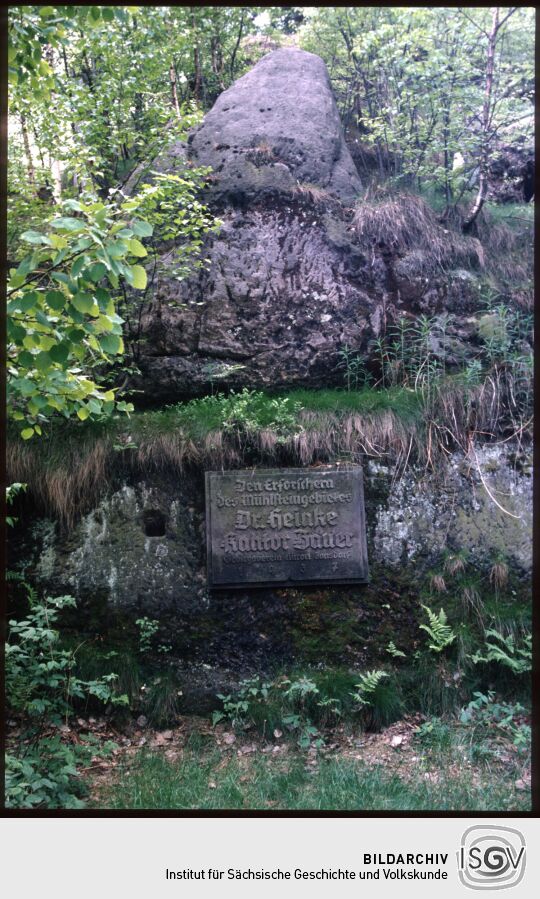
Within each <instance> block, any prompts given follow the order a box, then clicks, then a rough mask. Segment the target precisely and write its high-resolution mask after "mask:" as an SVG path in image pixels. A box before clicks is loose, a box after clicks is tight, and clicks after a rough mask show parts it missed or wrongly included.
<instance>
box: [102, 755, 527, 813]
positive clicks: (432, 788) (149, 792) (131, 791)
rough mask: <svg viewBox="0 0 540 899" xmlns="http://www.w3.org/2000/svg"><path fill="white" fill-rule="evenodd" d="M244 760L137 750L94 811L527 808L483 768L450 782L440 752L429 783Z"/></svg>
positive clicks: (353, 768) (342, 768)
mask: <svg viewBox="0 0 540 899" xmlns="http://www.w3.org/2000/svg"><path fill="white" fill-rule="evenodd" d="M251 759H252V760H251V761H249V763H248V764H247V765H246V764H245V763H244V764H242V762H241V761H240V760H238V759H237V758H236V756H235V755H233V756H231V757H229V758H227V760H226V761H225V757H224V755H223V754H222V753H220V752H217V751H213V750H212V751H210V752H208V751H207V752H204V750H203V749H202V747H201V746H199V747H197V746H193V745H192V746H191V747H190V748H188V749H187V750H186V751H185V752H184V754H183V756H182V758H181V760H180V761H178V762H168V761H167V760H166V759H164V758H163V757H162V756H161V755H158V754H153V753H151V752H144V751H142V752H140V753H139V755H138V756H137V758H136V760H135V761H134V762H133V763H132V764H131V765H129V766H127V767H125V768H123V769H122V771H121V773H120V776H119V777H117V779H116V782H115V784H114V785H113V786H112V787H110V788H109V789H108V790H107V791H106V792H104V793H103V794H102V796H101V799H100V801H99V807H101V808H103V807H106V808H111V809H268V808H272V809H291V810H296V809H298V810H300V809H306V810H317V809H320V810H390V811H409V810H411V811H412V810H426V811H427V810H431V809H434V810H440V811H450V810H460V811H462V810H463V811H482V810H497V811H505V810H522V809H523V810H525V809H527V808H529V807H530V796H529V794H528V793H527V791H523V792H517V791H516V790H515V788H514V785H513V779H512V780H510V779H509V780H506V779H505V778H503V777H501V776H500V774H499V775H497V774H496V773H494V772H493V771H490V770H489V769H487V768H486V770H485V771H484V772H483V775H482V777H481V778H478V777H475V776H474V775H473V774H472V773H471V772H470V771H468V770H467V769H465V768H464V769H463V770H462V771H461V772H460V773H459V775H458V776H457V777H451V776H450V775H448V773H447V772H446V770H445V758H444V756H441V754H440V753H439V755H438V756H437V763H438V765H437V769H436V770H437V772H438V778H439V779H438V782H436V783H434V782H433V781H432V780H429V779H427V778H426V777H425V776H424V774H425V768H423V766H422V765H421V764H418V765H416V766H415V769H414V771H413V773H412V776H411V777H410V778H408V779H405V778H404V777H400V776H399V774H398V773H395V772H391V771H388V770H386V769H385V768H384V767H383V766H379V765H377V766H368V765H366V764H365V763H363V762H357V761H355V760H351V759H344V758H341V759H339V758H329V759H325V758H323V759H320V760H319V763H318V765H317V766H316V767H312V766H308V765H306V761H307V757H306V756H305V755H303V754H301V753H299V752H298V753H294V754H290V755H289V756H288V757H286V758H282V759H279V760H278V759H276V758H270V757H267V756H265V755H262V754H258V755H257V756H256V757H251ZM224 761H225V764H224ZM431 770H433V768H431ZM514 776H515V775H513V777H514Z"/></svg>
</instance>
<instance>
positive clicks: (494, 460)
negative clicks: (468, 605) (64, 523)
mask: <svg viewBox="0 0 540 899" xmlns="http://www.w3.org/2000/svg"><path fill="white" fill-rule="evenodd" d="M515 450H516V448H515V447H514V446H512V445H506V446H505V447H501V446H489V445H486V446H484V447H478V448H477V449H476V450H475V457H473V458H471V459H464V457H463V456H462V455H461V454H455V455H453V456H452V457H451V458H450V460H449V463H448V466H447V469H446V471H445V472H444V476H443V477H441V476H440V474H429V475H426V473H425V472H424V471H422V470H420V469H419V470H415V469H414V468H412V467H411V468H410V469H408V470H407V472H406V473H405V475H403V476H402V477H400V478H399V479H398V480H397V481H394V478H395V471H394V469H393V467H392V465H389V464H388V463H387V462H376V461H374V460H371V461H369V462H368V463H367V465H366V467H365V471H364V480H365V494H366V518H367V523H368V525H367V527H368V553H369V557H370V562H371V563H375V564H379V565H381V566H383V567H384V568H385V569H392V568H394V569H406V568H407V566H414V567H416V566H420V567H419V568H418V572H419V573H420V571H421V568H422V567H424V568H429V566H430V565H432V564H434V563H435V562H436V561H437V559H438V558H439V557H440V555H441V554H442V553H443V552H444V551H445V550H446V549H447V548H452V549H454V550H455V549H467V550H468V551H469V552H470V554H471V557H472V558H473V559H474V561H475V564H476V565H478V566H479V567H482V565H486V564H489V559H490V557H491V555H493V553H495V552H502V553H504V554H505V556H506V557H507V558H508V561H509V563H510V564H512V565H513V566H514V567H515V568H516V569H518V570H520V571H521V572H524V573H527V572H529V571H530V569H531V561H532V560H531V545H532V477H531V471H530V468H527V471H526V472H525V469H524V466H523V464H522V465H521V468H522V469H523V471H522V472H521V473H520V472H519V471H517V470H516V468H515V467H514V464H513V462H512V460H513V458H514V456H515ZM488 491H489V492H488ZM490 494H491V496H490ZM493 497H495V500H497V502H498V505H497V504H496V503H495V502H494V501H493ZM203 504H204V489H203V478H202V474H201V473H199V475H198V476H197V477H196V478H194V477H193V476H185V477H184V478H182V479H181V480H179V479H178V476H177V475H172V474H171V475H168V474H167V473H166V472H163V473H160V474H159V475H158V474H154V475H153V476H150V475H149V476H148V477H147V478H145V480H144V481H140V482H138V483H135V484H132V485H128V484H125V485H124V486H123V487H122V488H121V489H120V490H118V491H117V492H116V493H114V494H113V495H112V496H110V497H108V498H106V499H103V500H102V501H101V502H100V504H99V505H98V506H97V507H96V508H95V509H94V511H92V512H91V513H89V514H88V515H86V516H85V517H84V518H83V519H82V520H81V522H80V523H79V524H78V525H77V527H76V529H75V530H74V531H73V532H71V533H69V535H64V536H62V535H60V534H59V533H57V532H56V530H55V528H54V525H53V524H52V523H51V524H50V525H49V526H47V525H46V524H45V523H44V522H43V521H41V522H38V523H37V524H36V525H35V526H34V545H35V547H36V550H37V556H36V560H37V566H36V567H35V569H34V572H33V573H34V575H35V576H36V578H37V580H38V581H39V582H41V583H43V584H46V585H47V586H48V587H50V588H51V589H54V590H56V591H59V590H65V591H68V592H69V591H71V592H74V593H75V595H78V596H83V597H84V596H92V595H93V594H96V593H98V594H101V595H102V594H106V596H107V602H108V604H109V606H110V608H112V609H115V608H116V609H125V610H129V611H140V612H142V613H143V614H146V615H156V616H159V617H160V618H167V617H169V616H173V618H174V617H178V616H180V617H184V616H185V617H188V616H191V615H195V616H197V615H200V614H201V613H202V612H203V611H204V610H205V609H206V608H207V607H208V605H209V603H210V598H209V596H208V592H207V590H206V568H205V565H206V561H205V560H206V549H205V536H204V534H205V522H204V508H203ZM266 592H267V593H271V592H272V591H266ZM241 593H242V591H240V590H238V591H235V594H234V597H235V598H234V602H236V596H237V595H240V594H241ZM229 595H230V594H229Z"/></svg>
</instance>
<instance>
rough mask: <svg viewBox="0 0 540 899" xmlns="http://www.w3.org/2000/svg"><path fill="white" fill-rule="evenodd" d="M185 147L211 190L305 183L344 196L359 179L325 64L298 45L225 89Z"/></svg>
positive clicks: (232, 192)
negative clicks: (210, 177) (211, 178)
mask: <svg viewBox="0 0 540 899" xmlns="http://www.w3.org/2000/svg"><path fill="white" fill-rule="evenodd" d="M190 154H191V155H193V156H194V157H195V158H196V159H197V162H198V163H200V164H202V165H209V166H211V167H212V169H213V170H214V172H215V174H216V175H218V176H219V178H218V180H217V182H216V187H215V189H214V190H215V193H216V194H218V195H220V196H226V197H227V198H229V199H231V198H233V199H234V198H235V197H237V195H238V194H239V193H241V194H243V195H244V196H245V195H246V194H247V195H258V194H259V193H260V192H261V191H265V190H274V189H275V190H282V189H285V190H289V189H291V188H292V187H294V185H295V184H296V183H297V182H304V183H308V184H314V185H317V186H319V187H322V188H325V189H326V190H327V191H328V192H329V193H331V194H334V195H335V196H337V197H338V198H339V199H340V200H343V201H345V202H349V203H350V202H353V201H354V199H355V198H356V196H357V195H358V192H359V190H360V186H361V185H360V178H359V177H358V173H357V171H356V168H355V166H354V163H353V161H352V159H351V155H350V153H349V150H348V149H347V147H346V145H345V140H344V137H343V131H342V128H341V123H340V120H339V113H338V110H337V106H336V103H335V100H334V97H333V94H332V89H331V86H330V80H329V78H328V72H327V71H326V66H325V64H324V62H323V61H322V59H320V58H319V57H318V56H315V55H314V54H313V53H306V52H305V51H304V50H296V49H283V50H276V51H274V52H273V53H269V54H268V55H267V56H264V57H263V58H262V59H261V60H260V62H258V63H257V65H256V66H254V67H253V69H251V70H250V71H249V72H247V74H246V75H244V76H243V77H242V78H239V79H238V81H236V82H235V83H234V84H233V85H232V87H230V88H229V89H228V90H226V91H224V92H223V93H222V94H221V95H220V96H219V97H218V99H217V101H216V103H215V104H214V107H213V108H212V109H211V111H210V112H209V113H208V114H207V115H206V116H205V119H204V122H203V124H202V125H201V126H200V128H199V129H198V130H197V131H196V132H195V134H194V135H193V136H192V137H191V139H190Z"/></svg>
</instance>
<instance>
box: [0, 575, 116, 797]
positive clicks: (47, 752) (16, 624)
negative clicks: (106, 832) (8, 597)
mask: <svg viewBox="0 0 540 899" xmlns="http://www.w3.org/2000/svg"><path fill="white" fill-rule="evenodd" d="M23 586H24V587H25V592H26V599H27V603H28V606H29V608H28V611H27V612H26V614H25V615H24V616H23V617H21V618H19V619H12V620H10V621H9V630H8V638H7V643H6V647H5V658H6V698H7V707H8V714H10V715H11V716H14V717H16V718H17V719H18V721H19V723H20V728H19V735H18V737H17V740H16V742H15V743H12V742H11V741H10V743H9V751H8V753H7V755H6V804H7V806H8V807H9V808H36V807H37V808H58V807H63V808H79V807H81V805H82V804H83V803H82V801H81V794H82V792H83V791H84V787H83V784H82V782H81V780H80V777H79V773H80V767H81V765H83V764H84V763H86V762H88V761H89V760H90V758H91V757H92V756H95V755H99V754H101V753H105V754H106V753H107V752H109V751H110V750H111V748H112V744H111V743H110V742H109V743H104V744H100V745H98V744H97V743H96V740H95V738H94V737H93V736H92V735H91V734H89V735H86V736H85V735H84V734H83V735H81V736H80V742H78V743H75V744H72V743H67V742H65V741H64V740H63V739H62V735H61V731H60V730H59V729H60V727H61V726H65V725H67V723H68V722H69V719H70V717H71V715H73V714H74V713H75V710H76V707H77V706H78V707H79V708H80V707H81V704H87V703H88V702H91V701H97V702H98V703H100V704H101V705H111V706H112V705H126V704H127V702H128V700H127V697H126V696H125V695H118V694H117V693H116V692H115V690H114V682H115V680H116V677H117V676H116V674H112V673H111V674H105V675H102V676H101V677H99V678H94V679H93V680H83V679H82V678H80V677H79V676H78V674H77V659H76V653H75V652H74V651H71V650H67V649H62V648H61V647H60V645H59V641H60V631H59V629H58V626H57V625H58V618H59V615H60V613H61V612H62V611H63V610H64V609H67V608H73V607H75V606H76V601H75V599H74V598H73V597H72V596H58V597H54V598H51V597H46V598H41V597H39V596H38V595H37V593H36V591H35V590H34V589H33V588H32V587H31V586H30V585H28V584H25V583H24V582H23Z"/></svg>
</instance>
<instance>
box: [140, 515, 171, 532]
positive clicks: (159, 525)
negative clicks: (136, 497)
mask: <svg viewBox="0 0 540 899" xmlns="http://www.w3.org/2000/svg"><path fill="white" fill-rule="evenodd" d="M142 519H143V525H144V533H145V534H146V536H147V537H164V536H165V526H166V523H167V522H166V519H165V516H164V514H163V512H160V511H159V509H145V510H144V512H143V514H142Z"/></svg>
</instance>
